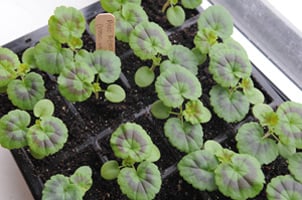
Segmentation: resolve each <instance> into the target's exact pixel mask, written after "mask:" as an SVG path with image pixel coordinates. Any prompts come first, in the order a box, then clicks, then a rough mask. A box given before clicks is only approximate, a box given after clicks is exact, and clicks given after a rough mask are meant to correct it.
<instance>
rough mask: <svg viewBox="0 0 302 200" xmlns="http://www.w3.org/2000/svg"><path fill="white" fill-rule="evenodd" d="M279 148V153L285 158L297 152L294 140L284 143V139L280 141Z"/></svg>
mask: <svg viewBox="0 0 302 200" xmlns="http://www.w3.org/2000/svg"><path fill="white" fill-rule="evenodd" d="M278 150H279V154H280V155H281V156H282V157H283V158H285V159H287V158H289V157H290V156H292V155H293V154H294V153H296V152H297V149H296V146H295V144H294V142H290V143H288V144H284V143H282V141H279V142H278Z"/></svg>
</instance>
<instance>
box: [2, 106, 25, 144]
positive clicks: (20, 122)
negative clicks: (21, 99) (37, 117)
mask: <svg viewBox="0 0 302 200" xmlns="http://www.w3.org/2000/svg"><path fill="white" fill-rule="evenodd" d="M29 124H30V115H29V114H28V113H27V112H25V111H21V110H13V111H10V112H9V113H7V114H6V115H4V116H2V117H1V119H0V144H1V146H3V147H5V148H7V149H16V148H21V147H24V146H26V145H27V141H26V134H27V131H28V126H29Z"/></svg>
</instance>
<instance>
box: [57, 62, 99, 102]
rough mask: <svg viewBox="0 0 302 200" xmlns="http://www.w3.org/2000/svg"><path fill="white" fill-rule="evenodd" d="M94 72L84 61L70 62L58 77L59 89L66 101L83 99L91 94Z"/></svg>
mask: <svg viewBox="0 0 302 200" xmlns="http://www.w3.org/2000/svg"><path fill="white" fill-rule="evenodd" d="M93 80H94V73H93V71H92V69H91V68H90V67H89V66H88V65H87V64H86V63H84V62H77V63H72V65H70V66H69V67H68V68H65V69H64V70H63V71H62V73H61V74H60V76H59V77H58V84H59V91H60V93H61V94H62V95H63V96H64V97H65V98H66V99H67V100H68V101H72V102H74V101H84V100H86V99H88V98H89V97H90V96H91V94H92V88H93V87H92V81H93Z"/></svg>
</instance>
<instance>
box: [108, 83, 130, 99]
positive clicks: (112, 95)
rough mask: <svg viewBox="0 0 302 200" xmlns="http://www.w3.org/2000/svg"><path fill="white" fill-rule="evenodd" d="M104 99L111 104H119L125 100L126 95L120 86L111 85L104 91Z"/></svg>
mask: <svg viewBox="0 0 302 200" xmlns="http://www.w3.org/2000/svg"><path fill="white" fill-rule="evenodd" d="M105 97H106V99H108V100H109V101H110V102H112V103H119V102H122V101H123V100H124V99H125V98H126V93H125V90H124V89H123V88H122V87H121V86H119V85H117V84H111V85H109V86H108V87H107V89H106V91H105Z"/></svg>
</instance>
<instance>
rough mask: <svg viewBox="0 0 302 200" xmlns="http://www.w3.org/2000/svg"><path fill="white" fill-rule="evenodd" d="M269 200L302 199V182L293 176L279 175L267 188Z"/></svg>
mask: <svg viewBox="0 0 302 200" xmlns="http://www.w3.org/2000/svg"><path fill="white" fill-rule="evenodd" d="M266 193H267V199H268V200H276V199H278V200H299V199H302V184H301V183H299V182H298V181H296V180H295V179H294V178H293V177H292V176H290V175H285V176H277V177H275V178H273V179H272V180H271V182H270V183H269V184H268V185H267V188H266Z"/></svg>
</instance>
